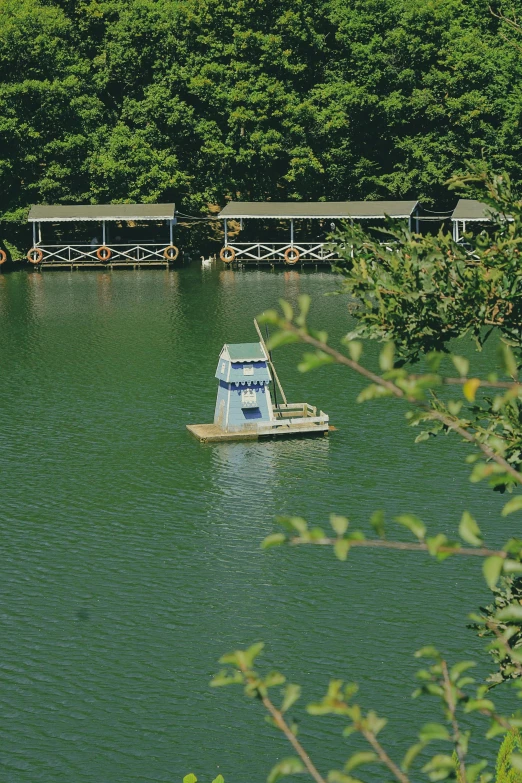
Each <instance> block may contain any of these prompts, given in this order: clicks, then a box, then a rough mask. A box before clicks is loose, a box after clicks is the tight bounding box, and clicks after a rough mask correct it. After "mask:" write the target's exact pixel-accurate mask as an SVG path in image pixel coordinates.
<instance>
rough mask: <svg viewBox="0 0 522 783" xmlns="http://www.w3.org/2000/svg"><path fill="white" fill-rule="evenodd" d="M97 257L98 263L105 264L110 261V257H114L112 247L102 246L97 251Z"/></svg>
mask: <svg viewBox="0 0 522 783" xmlns="http://www.w3.org/2000/svg"><path fill="white" fill-rule="evenodd" d="M96 256H97V257H98V261H101V262H102V263H105V261H109V259H110V257H111V256H112V250H111V249H110V247H107V245H102V246H101V247H99V248H98V250H97V251H96Z"/></svg>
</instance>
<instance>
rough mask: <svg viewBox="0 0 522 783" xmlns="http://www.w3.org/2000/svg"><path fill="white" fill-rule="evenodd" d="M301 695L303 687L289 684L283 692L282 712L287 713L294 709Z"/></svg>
mask: <svg viewBox="0 0 522 783" xmlns="http://www.w3.org/2000/svg"><path fill="white" fill-rule="evenodd" d="M300 695H301V686H300V685H294V684H292V683H291V682H289V683H288V685H287V686H286V688H285V689H284V691H283V703H282V705H281V712H286V711H287V710H289V709H290V707H292V706H293V705H294V704H295V702H296V701H297V699H298V698H299V697H300Z"/></svg>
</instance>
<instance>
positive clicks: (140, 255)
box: [27, 242, 179, 266]
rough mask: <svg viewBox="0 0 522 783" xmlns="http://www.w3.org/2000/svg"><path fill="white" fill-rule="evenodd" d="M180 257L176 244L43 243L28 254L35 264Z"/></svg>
mask: <svg viewBox="0 0 522 783" xmlns="http://www.w3.org/2000/svg"><path fill="white" fill-rule="evenodd" d="M178 256H179V250H178V248H177V247H176V246H175V245H167V246H165V244H159V243H158V242H154V243H148V242H145V243H142V242H139V243H136V244H131V243H125V244H113V243H111V244H109V245H101V246H100V247H98V246H96V247H93V246H92V245H90V244H85V245H65V244H59V245H47V244H45V245H43V244H42V245H41V244H37V245H35V246H34V247H32V248H31V250H29V252H28V253H27V259H28V260H29V261H30V262H31V263H32V264H35V265H42V264H43V265H46V264H47V265H49V266H52V265H55V266H60V265H67V266H69V265H72V266H74V265H75V264H79V265H81V264H96V265H100V266H103V265H111V264H116V265H117V264H122V265H124V264H132V265H135V264H169V263H172V262H173V261H176V259H177V258H178Z"/></svg>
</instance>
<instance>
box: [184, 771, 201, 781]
mask: <svg viewBox="0 0 522 783" xmlns="http://www.w3.org/2000/svg"><path fill="white" fill-rule="evenodd" d="M183 783H198V779H197V777H196V776H195V775H194V774H193V773H192V772H191V773H190V775H185V777H184V778H183Z"/></svg>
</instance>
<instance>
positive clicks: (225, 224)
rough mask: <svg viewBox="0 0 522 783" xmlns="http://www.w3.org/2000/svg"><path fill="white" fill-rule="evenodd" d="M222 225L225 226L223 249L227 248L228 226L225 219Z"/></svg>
mask: <svg viewBox="0 0 522 783" xmlns="http://www.w3.org/2000/svg"><path fill="white" fill-rule="evenodd" d="M223 224H224V226H225V247H228V226H227V219H226V218H225V220H224V221H223Z"/></svg>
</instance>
